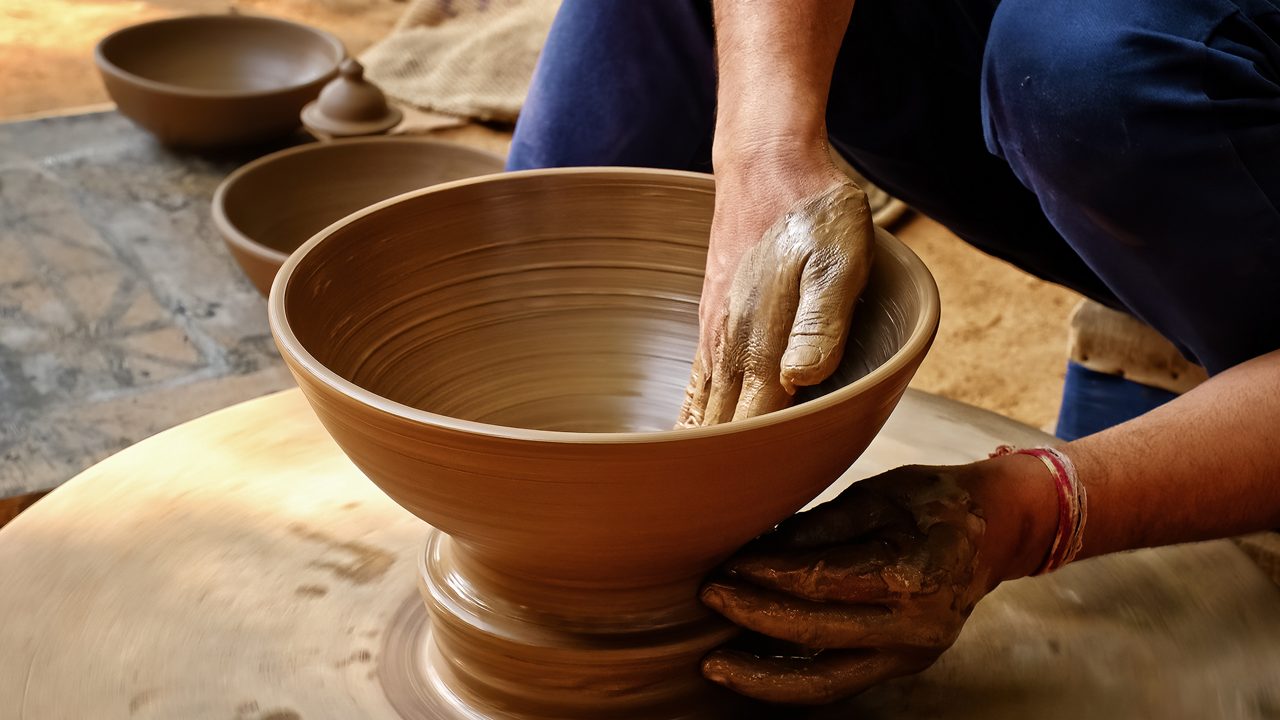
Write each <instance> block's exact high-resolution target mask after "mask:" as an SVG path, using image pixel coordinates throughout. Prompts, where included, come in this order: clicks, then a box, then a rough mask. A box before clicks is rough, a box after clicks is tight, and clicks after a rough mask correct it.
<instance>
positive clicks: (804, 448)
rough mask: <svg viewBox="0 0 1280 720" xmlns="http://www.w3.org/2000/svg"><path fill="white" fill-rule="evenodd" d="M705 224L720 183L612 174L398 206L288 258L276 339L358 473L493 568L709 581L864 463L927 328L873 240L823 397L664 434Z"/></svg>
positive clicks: (922, 309) (380, 208)
mask: <svg viewBox="0 0 1280 720" xmlns="http://www.w3.org/2000/svg"><path fill="white" fill-rule="evenodd" d="M713 205H714V183H713V181H712V179H711V177H710V176H707V175H699V174H694V173H678V172H671V171H659V170H642V169H622V168H595V169H591V168H574V169H561V170H541V171H527V172H520V173H504V174H498V175H490V176H486V177H483V178H475V179H471V180H462V181H458V182H454V183H446V184H444V185H440V186H436V187H434V188H431V189H427V190H422V191H416V192H413V193H408V194H406V195H401V196H399V197H396V198H393V199H391V200H388V201H385V202H383V203H379V204H378V205H375V206H373V207H371V208H369V209H367V210H364V211H361V212H359V213H356V214H354V215H351V216H348V217H347V218H345V219H343V220H342V221H340V222H339V223H336V224H334V225H332V226H330V227H329V228H326V229H325V230H324V231H323V232H321V233H320V234H318V235H317V236H316V237H314V238H312V239H311V240H310V241H308V242H307V243H306V244H305V245H303V246H302V247H301V248H300V249H299V250H298V251H297V252H295V253H294V254H293V255H292V256H290V258H289V260H288V261H286V263H285V265H284V266H283V268H282V269H281V271H280V274H279V275H278V276H277V277H276V281H275V285H274V286H273V288H272V293H271V298H270V302H269V308H270V313H269V314H270V320H271V327H272V332H273V333H274V334H275V337H276V342H277V344H278V345H279V347H280V349H281V353H282V355H283V356H284V358H285V360H286V362H287V363H288V364H289V366H290V369H291V370H292V372H293V374H294V377H295V378H296V379H297V380H298V383H299V386H300V387H301V388H302V390H303V393H304V394H305V395H306V396H307V399H308V401H309V402H310V403H311V405H312V407H313V408H314V409H315V410H316V413H317V415H318V416H319V418H320V420H321V421H322V422H323V423H324V424H325V427H326V428H327V429H328V431H329V432H330V434H331V435H332V436H333V437H334V439H335V440H336V441H337V442H338V444H339V445H340V446H342V447H343V449H344V450H345V451H346V452H347V454H348V456H350V457H351V458H352V460H353V461H354V462H355V463H356V465H357V466H358V467H360V469H361V470H363V471H364V472H365V474H366V475H368V476H369V478H370V479H372V480H373V481H374V482H375V483H377V484H378V485H379V486H380V487H382V488H383V490H385V491H386V492H387V493H388V494H389V495H391V497H393V498H394V499H395V500H396V501H397V502H399V503H400V504H401V505H403V506H404V507H406V508H407V509H409V510H410V511H412V512H413V513H415V514H417V515H418V516H419V517H421V518H423V519H425V520H427V522H429V523H431V524H432V525H434V526H435V527H437V528H440V529H441V530H444V531H445V532H447V533H449V534H450V535H451V536H453V537H454V538H456V539H458V540H460V541H463V542H464V543H466V547H467V548H468V549H469V550H468V552H475V553H476V554H477V555H478V556H480V555H483V556H484V559H483V561H480V562H481V564H483V566H484V567H487V568H491V569H494V572H496V573H499V574H501V575H503V576H513V575H518V576H520V577H526V578H527V577H539V578H542V579H543V580H544V581H548V582H549V581H550V580H548V579H554V580H555V581H556V582H560V583H567V584H569V585H576V584H577V583H580V582H585V581H586V579H588V578H590V579H592V581H593V582H595V581H600V580H601V578H605V579H609V581H610V582H614V583H616V584H618V585H620V586H621V585H625V584H627V583H634V582H650V581H654V582H656V581H655V580H654V579H655V578H666V579H667V580H668V581H670V580H671V578H673V577H681V576H683V577H686V578H693V577H696V576H700V575H701V573H702V572H705V570H706V569H707V567H709V563H712V562H714V561H715V560H716V559H717V558H720V557H723V555H724V554H725V553H727V552H729V551H731V550H732V549H734V548H735V547H737V546H738V545H740V544H741V543H742V542H744V541H746V540H747V539H749V538H750V537H752V536H753V535H755V534H756V533H759V532H761V531H762V530H764V529H766V528H768V527H769V526H770V525H772V524H773V523H776V522H777V521H778V520H780V519H782V518H783V517H785V516H786V515H787V514H788V513H790V512H794V511H795V510H797V509H799V508H800V507H802V506H803V505H804V504H805V503H806V502H808V501H809V500H811V499H812V498H813V497H814V496H816V495H817V494H818V493H819V492H821V491H822V490H823V489H824V488H825V487H826V486H827V485H829V484H830V483H831V482H833V481H834V480H835V479H837V478H838V477H839V476H840V474H841V473H842V472H843V471H844V470H846V469H847V468H848V467H849V465H850V464H852V463H853V461H854V460H856V459H857V457H858V455H860V454H861V453H862V451H863V450H864V449H865V448H866V446H867V445H868V444H869V443H870V442H871V439H872V438H873V437H874V436H875V434H876V433H877V432H878V431H879V429H880V427H881V426H882V425H883V423H884V421H885V420H886V419H887V418H888V416H889V413H890V412H892V410H893V408H894V406H895V405H896V404H897V401H898V399H899V398H900V397H901V394H902V392H903V391H904V390H905V389H906V386H907V383H908V382H909V381H910V379H911V376H912V374H913V373H914V371H915V369H916V367H918V365H919V363H920V361H921V360H922V359H923V357H924V354H925V352H926V351H927V350H928V347H929V344H930V342H931V341H932V339H933V334H934V331H935V329H936V327H937V320H938V298H937V288H936V286H935V285H934V283H933V279H932V277H931V276H930V275H929V272H928V270H926V269H925V267H924V265H923V264H922V263H921V262H920V260H919V258H917V257H916V256H915V255H914V254H913V253H911V251H910V250H908V249H907V248H906V247H905V246H904V245H902V244H901V243H900V242H898V241H897V240H896V239H894V238H892V237H891V236H889V235H888V234H887V233H883V232H880V233H879V234H878V235H877V248H876V258H875V263H874V267H873V270H872V273H871V279H870V283H869V285H868V287H867V290H866V292H865V293H864V295H863V297H862V299H861V300H860V301H859V304H858V307H857V309H856V311H855V312H856V314H855V318H854V323H853V330H852V335H851V338H850V340H849V345H848V347H847V350H846V352H845V354H844V361H843V363H842V365H841V367H840V368H839V371H838V372H837V373H836V375H835V376H834V377H833V378H832V379H831V380H829V381H828V382H827V383H824V384H823V385H822V386H820V387H817V388H814V389H812V390H811V391H810V392H809V393H807V394H806V396H805V397H804V398H801V400H802V402H800V403H798V404H796V405H795V406H793V407H790V408H787V409H785V410H780V411H778V412H775V413H770V414H767V415H763V416H759V417H755V418H751V419H748V420H742V421H738V422H734V423H728V424H724V425H718V426H713V427H702V428H692V429H682V430H673V429H671V428H672V426H673V424H674V423H675V421H676V419H677V415H678V411H679V408H680V404H681V401H682V398H683V393H684V387H685V384H686V382H687V380H688V373H689V367H690V363H691V361H692V358H693V353H694V346H695V344H696V339H697V334H698V312H697V309H698V297H699V292H700V289H701V284H702V273H703V266H704V261H705V257H706V245H707V238H708V235H709V232H710V226H711V215H712V209H713ZM530 548H537V552H536V553H531V552H530ZM602 557H603V558H608V562H606V563H602V562H601V558H602ZM681 597H685V596H681Z"/></svg>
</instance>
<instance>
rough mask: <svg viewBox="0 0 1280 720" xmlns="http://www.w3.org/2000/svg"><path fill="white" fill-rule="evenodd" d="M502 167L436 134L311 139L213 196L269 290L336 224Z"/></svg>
mask: <svg viewBox="0 0 1280 720" xmlns="http://www.w3.org/2000/svg"><path fill="white" fill-rule="evenodd" d="M501 170H502V158H500V157H498V156H497V155H494V154H492V153H488V152H484V151H483V150H476V149H473V148H469V147H464V146H461V145H455V144H453V143H445V142H438V141H433V140H423V139H413V138H389V137H376V138H360V139H353V140H337V141H334V142H327V143H312V144H309V145H302V146H300V147H295V148H289V149H288V150H281V151H280V152H277V153H272V154H271V155H267V156H265V157H261V158H258V159H257V160H254V161H253V162H251V163H249V164H248V165H245V166H244V167H241V168H240V169H238V170H236V171H235V172H233V173H231V175H229V176H228V177H227V179H226V180H223V181H222V184H221V185H219V186H218V189H217V191H216V192H215V193H214V195H213V220H214V223H215V224H216V225H217V226H218V231H219V232H221V233H222V237H223V239H224V240H225V241H226V243H227V248H228V249H229V250H230V251H231V255H232V256H233V257H235V259H236V262H238V263H240V267H241V268H243V269H244V272H245V274H246V275H248V276H249V279H250V280H252V281H253V284H254V285H256V286H257V288H258V289H259V290H260V291H262V294H263V295H266V294H267V293H269V292H271V281H272V280H274V279H275V276H276V271H277V270H279V269H280V266H281V265H283V264H284V261H285V259H286V258H287V257H289V253H292V252H293V251H294V250H296V249H297V248H298V246H300V245H302V243H304V242H306V241H307V240H308V239H309V238H310V237H311V236H312V235H315V234H316V233H318V232H320V231H321V230H323V229H324V228H325V227H327V226H329V225H330V224H331V223H333V222H335V221H337V220H340V219H342V218H343V217H345V216H347V215H349V214H351V213H353V212H355V211H356V210H360V209H362V208H365V207H368V206H370V205H372V204H374V203H376V202H380V201H382V200H386V199H387V198H389V197H394V196H396V195H399V194H401V193H405V192H409V191H410V190H417V189H419V188H424V187H427V186H428V185H435V184H437V183H442V182H447V181H449V180H459V179H462V178H468V177H474V176H476V175H487V174H489V173H495V172H500V171H501Z"/></svg>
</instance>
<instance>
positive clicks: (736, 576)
mask: <svg viewBox="0 0 1280 720" xmlns="http://www.w3.org/2000/svg"><path fill="white" fill-rule="evenodd" d="M985 531H986V522H985V520H984V519H983V517H982V510H981V508H979V507H978V505H977V504H976V503H975V502H974V500H973V498H972V496H971V495H970V494H969V493H968V492H967V491H966V490H965V489H964V488H963V487H962V485H961V484H960V482H959V481H958V479H957V478H956V477H955V476H954V475H953V469H952V468H947V467H941V468H929V467H919V466H912V467H904V468H899V469H897V470H893V471H890V472H888V473H885V474H883V475H880V476H877V477H874V478H870V479H867V480H864V481H862V482H859V483H855V484H854V485H853V486H852V487H850V488H849V489H848V490H846V491H844V492H843V493H842V494H841V495H840V496H839V497H837V498H836V499H835V500H832V501H830V502H828V503H825V504H823V505H820V506H818V507H817V508H814V509H813V510H810V511H808V512H804V513H801V514H799V515H796V516H794V517H792V518H789V519H788V520H786V521H784V522H783V523H782V524H781V525H780V526H779V527H778V528H777V529H776V530H775V531H773V532H771V533H769V534H767V535H765V536H764V537H762V538H759V539H758V540H756V541H754V542H752V543H751V544H749V545H748V546H747V547H745V548H744V549H743V550H742V551H741V552H739V553H738V554H737V555H735V556H734V557H733V558H732V559H730V560H729V562H728V563H727V564H726V565H725V567H724V574H723V575H722V576H721V577H719V578H717V579H715V580H713V581H712V582H710V583H708V584H707V585H706V586H705V587H704V588H703V590H702V599H703V602H705V603H706V604H707V605H708V606H709V607H711V608H713V609H715V610H716V611H717V612H720V613H721V614H723V615H724V616H726V617H727V618H729V619H731V620H733V621H734V623H735V624H737V625H741V626H743V627H746V628H748V629H750V630H753V631H755V632H758V633H761V634H762V635H764V636H767V637H769V638H773V639H774V640H778V641H783V642H784V643H790V644H791V647H792V648H798V649H799V651H798V652H796V651H794V650H793V651H789V652H787V653H786V654H779V653H769V652H767V651H766V652H758V651H756V652H744V651H742V650H735V649H724V650H717V651H715V652H714V653H712V654H711V655H710V656H708V657H707V658H706V660H705V661H704V663H703V668H704V672H705V673H706V674H707V676H708V677H709V678H712V679H714V680H715V681H717V682H719V683H721V684H723V685H725V686H726V687H729V688H732V689H734V690H736V691H738V692H741V693H743V694H746V695H749V696H751V697H755V698H757V699H760V700H767V701H770V702H784V703H806V704H820V703H829V702H832V701H835V700H839V699H841V698H844V697H848V696H850V695H853V694H856V693H858V692H861V691H863V690H865V689H866V688H867V687H869V686H870V685H872V684H875V683H879V682H882V681H884V680H888V679H890V678H894V677H899V676H902V675H907V674H911V673H916V672H919V671H920V670H923V669H924V668H926V667H928V666H929V665H930V664H932V663H933V662H934V661H935V660H937V658H938V656H939V655H941V654H942V652H944V651H945V650H946V649H947V648H949V647H951V645H952V644H953V643H954V642H955V640H956V638H957V636H958V635H959V633H960V629H961V627H963V625H964V622H965V620H966V619H967V618H968V617H969V614H970V613H971V612H972V611H973V608H974V606H975V605H976V604H977V602H978V600H979V599H981V598H982V597H983V596H984V595H986V594H987V592H989V591H990V590H991V589H992V588H994V587H995V585H996V584H998V578H992V577H987V576H986V575H987V574H989V573H988V572H987V571H986V570H983V569H981V566H980V564H979V562H978V554H979V548H980V547H981V544H982V538H983V535H984V533H985Z"/></svg>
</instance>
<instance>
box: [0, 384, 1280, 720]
mask: <svg viewBox="0 0 1280 720" xmlns="http://www.w3.org/2000/svg"><path fill="white" fill-rule="evenodd" d="M1045 439H1046V438H1045V436H1044V435H1042V434H1041V433H1038V432H1036V431H1034V430H1031V429H1030V428H1027V427H1024V426H1021V425H1019V424H1017V423H1014V422H1012V421H1009V420H1006V419H1003V418H1000V417H998V416H995V415H992V414H990V413H985V412H983V411H979V410H975V409H972V408H969V407H967V406H963V405H960V404H957V403H953V402H950V401H946V400H941V399H939V398H935V397H932V396H928V395H924V394H921V393H910V392H909V393H908V394H907V396H906V397H905V398H904V399H903V401H902V403H901V405H900V406H899V407H898V410H897V411H896V412H895V414H894V416H893V418H892V419H891V420H890V421H889V424H888V425H887V426H886V427H885V430H884V431H883V432H882V433H881V435H880V436H879V438H878V439H877V440H876V441H875V443H874V444H872V446H871V448H870V449H869V450H868V451H867V453H866V454H865V455H864V456H863V458H862V460H860V461H859V462H858V464H857V465H856V466H855V468H854V470H853V471H852V472H851V473H850V474H849V475H848V476H847V477H846V478H845V482H847V481H848V480H849V479H851V478H853V477H861V476H865V475H867V474H870V473H873V472H878V471H879V470H881V469H884V468H888V467H891V466H895V465H899V464H902V463H908V462H930V463H945V462H962V461H966V460H971V459H974V458H977V457H979V456H981V455H983V454H984V453H985V452H986V451H988V450H989V449H990V448H992V447H993V446H994V445H996V444H998V443H1001V442H1013V443H1016V444H1024V445H1025V444H1035V443H1038V442H1043V441H1044V440H1045ZM833 492H834V489H833ZM426 533H427V527H426V526H425V525H424V524H423V523H421V522H420V521H419V520H417V519H415V518H414V517H413V516H411V515H409V514H408V513H407V512H405V511H404V510H402V509H400V508H399V507H398V506H396V505H395V504H394V503H392V502H391V500H389V499H387V498H386V497H385V496H383V495H382V494H381V492H379V491H378V490H377V489H376V488H375V487H374V486H373V485H372V484H371V483H369V482H368V481H367V480H365V479H364V478H363V477H362V476H361V475H360V474H359V473H358V472H357V471H356V470H355V468H354V467H353V466H352V465H351V464H350V463H349V462H348V461H347V460H346V458H345V457H344V456H343V455H342V454H341V453H340V451H339V450H338V449H337V447H336V446H335V445H334V444H333V443H332V441H331V440H330V439H329V437H328V435H327V434H326V433H325V432H324V430H323V429H322V428H321V427H320V425H319V423H318V422H316V420H315V419H314V417H313V415H312V414H311V411H310V410H309V409H308V407H307V406H306V404H305V402H304V401H303V400H302V398H301V396H300V395H299V394H298V392H297V391H289V392H284V393H280V394H278V395H273V396H270V397H266V398H262V399H259V400H254V401H251V402H247V403H244V404H241V405H238V406H235V407H232V408H229V409H227V410H223V411H221V412H217V413H214V414H212V415H209V416H207V417H205V418H202V419H199V420H195V421H193V422H190V423H187V424H185V425H182V426H180V427H178V428H175V429H173V430H170V431H168V432H166V433H163V434H161V435H159V436H157V437H155V438H152V439H150V440H147V441H144V442H142V443H140V444H138V445H136V446H134V447H132V448H130V449H128V450H125V451H124V452H121V453H120V454H118V455H116V456H114V457H112V458H110V459H108V460H106V461H104V462H102V463H101V464H99V465H97V466H95V467H93V468H91V469H90V470H88V471H86V472H85V473H83V474H82V475H80V476H79V477H77V478H76V479H75V480H73V481H71V482H69V483H68V484H67V485H65V486H64V487H62V488H60V489H59V490H57V491H55V492H54V493H53V494H52V495H50V496H49V497H48V498H46V499H44V500H42V501H40V502H39V503H38V504H36V505H35V506H34V507H33V508H31V509H30V510H28V511H27V512H26V513H25V514H24V515H22V516H20V517H19V518H18V519H17V520H15V521H14V522H13V523H11V524H10V525H9V526H8V527H6V528H4V529H3V530H0V718H30V719H32V720H40V719H44V718H101V719H103V720H110V719H112V718H219V719H226V718H234V719H235V720H302V719H306V720H316V719H317V718H372V719H382V718H386V719H395V718H399V717H423V718H429V717H432V713H431V711H430V709H429V708H426V707H425V706H423V705H420V704H419V705H415V704H414V698H415V697H417V695H416V694H417V693H418V692H419V689H418V688H417V687H416V686H415V683H418V682H420V681H421V677H422V671H423V668H422V667H421V666H422V664H423V663H424V662H425V661H424V660H422V659H421V654H422V653H420V652H419V650H420V649H421V648H422V644H421V641H420V637H421V635H422V634H424V633H426V632H429V627H427V626H426V624H425V623H424V616H425V611H423V610H422V603H421V601H420V598H419V595H418V589H417V587H416V585H415V578H416V577H417V572H416V569H415V568H416V566H417V563H418V561H419V556H420V554H421V552H422V548H423V544H424V541H425V536H426ZM1278 616H1280V590H1278V589H1277V588H1276V587H1275V586H1273V585H1272V584H1271V583H1270V582H1269V581H1268V580H1267V579H1266V578H1265V576H1264V575H1263V574H1262V573H1261V571H1259V570H1258V569H1257V568H1256V567H1255V566H1254V565H1253V564H1252V563H1251V562H1250V561H1249V560H1248V559H1247V558H1246V557H1245V556H1244V554H1243V553H1241V552H1240V551H1239V550H1237V549H1236V547H1235V546H1234V545H1232V544H1231V543H1229V542H1225V541H1222V542H1212V543H1204V544H1199V545H1193V546H1181V547H1176V548H1167V549H1162V550H1155V551H1143V552H1138V553H1131V554H1127V555H1123V556H1117V557H1110V558H1101V559H1097V560H1091V561H1087V562H1083V563H1080V564H1078V565H1075V566H1072V567H1069V568H1067V569H1066V570H1064V571H1062V572H1060V573H1058V574H1055V575H1053V576H1050V577H1047V578H1040V579H1036V580H1030V581H1020V582H1017V583H1011V584H1007V585H1005V586H1004V587H1002V588H1001V589H1000V590H999V591H998V592H997V594H996V595H995V596H993V597H992V598H990V599H988V600H987V601H985V602H984V603H983V604H982V605H981V606H979V608H978V610H977V611H976V612H975V614H974V616H973V618H972V620H971V621H970V623H969V626H968V627H967V628H966V630H965V633H964V634H963V635H962V637H961V639H960V642H959V643H958V644H957V646H956V648H955V649H954V650H953V651H952V652H950V653H948V654H947V655H946V656H945V657H944V659H943V660H942V661H941V662H940V663H939V664H938V665H936V666H935V667H934V668H932V669H931V670H929V671H927V672H926V673H924V674H923V675H921V676H919V677H916V678H910V679H906V680H902V681H898V682H896V683H890V684H888V685H886V686H883V687H881V688H877V689H875V690H873V691H871V692H869V693H867V694H866V695H864V696H862V697H861V698H858V699H857V700H855V701H854V702H852V703H850V704H847V705H845V706H843V707H841V708H838V709H830V710H827V711H824V712H823V713H822V716H823V717H841V718H843V717H849V718H853V717H858V718H867V717H874V718H888V717H913V718H914V717H945V718H970V717H972V718H978V717H981V718H1004V717H1009V718H1014V717H1018V718H1021V717H1038V718H1059V717H1061V718H1073V719H1074V718H1080V717H1090V718H1110V717H1115V718H1132V717H1161V718H1181V717H1186V718H1216V717H1223V718H1226V717H1230V718H1239V717H1243V718H1250V717H1259V718H1263V717H1275V713H1276V712H1277V709H1280V622H1276V618H1277V617H1278ZM389 696H390V697H389ZM397 708H400V710H397Z"/></svg>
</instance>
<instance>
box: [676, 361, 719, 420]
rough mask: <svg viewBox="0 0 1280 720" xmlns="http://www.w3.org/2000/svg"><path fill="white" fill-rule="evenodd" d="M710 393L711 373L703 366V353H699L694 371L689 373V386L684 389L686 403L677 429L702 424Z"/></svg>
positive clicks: (681, 411)
mask: <svg viewBox="0 0 1280 720" xmlns="http://www.w3.org/2000/svg"><path fill="white" fill-rule="evenodd" d="M710 392H711V372H710V370H709V369H708V368H707V367H705V366H704V365H703V362H702V353H698V354H697V355H695V356H694V358H693V369H692V370H690V371H689V384H688V385H687V386H685V389H684V403H683V404H682V405H681V406H680V419H679V420H678V421H677V422H676V427H677V428H691V427H698V426H699V425H701V424H702V416H703V414H704V413H705V412H706V409H707V396H708V395H709V394H710Z"/></svg>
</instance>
